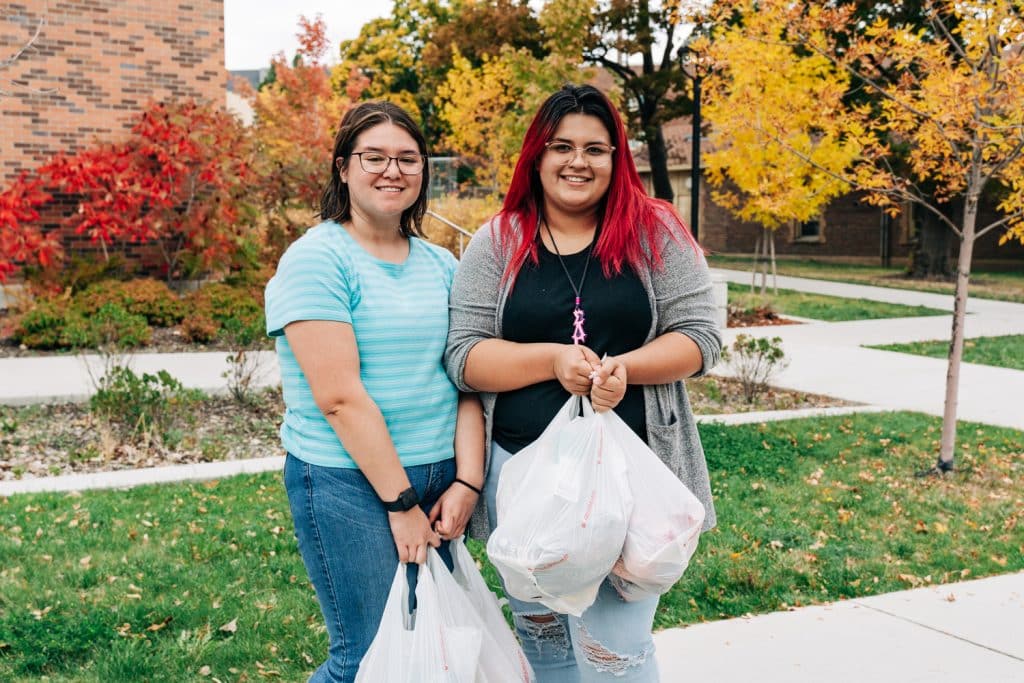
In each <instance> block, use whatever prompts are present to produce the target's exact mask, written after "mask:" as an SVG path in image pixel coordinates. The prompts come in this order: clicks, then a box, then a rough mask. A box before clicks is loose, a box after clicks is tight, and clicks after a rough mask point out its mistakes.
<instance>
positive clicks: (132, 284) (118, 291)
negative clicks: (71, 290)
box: [75, 278, 185, 327]
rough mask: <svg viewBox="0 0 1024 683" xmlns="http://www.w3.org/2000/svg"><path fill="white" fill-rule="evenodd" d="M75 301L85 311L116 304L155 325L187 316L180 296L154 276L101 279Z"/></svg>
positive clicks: (161, 324)
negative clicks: (123, 279)
mask: <svg viewBox="0 0 1024 683" xmlns="http://www.w3.org/2000/svg"><path fill="white" fill-rule="evenodd" d="M75 304H76V306H77V307H78V308H79V309H81V310H82V311H83V312H84V313H86V314H92V313H94V312H96V311H98V310H99V309H100V308H102V307H103V306H104V305H106V304H117V305H119V306H121V307H122V308H124V309H125V310H126V311H128V312H129V313H133V314H135V315H141V316H144V317H145V318H146V322H148V323H149V324H150V325H154V326H156V327H170V326H172V325H177V324H178V323H179V322H181V319H182V318H183V317H184V315H185V307H184V304H183V302H182V301H181V299H179V298H178V296H177V295H176V294H175V293H174V292H172V291H171V290H170V289H169V288H168V287H167V285H166V284H164V283H163V282H160V281H158V280H153V279H151V278H144V279H138V280H128V281H126V282H118V281H114V280H106V281H104V282H99V283H97V284H94V285H92V286H90V287H89V288H88V289H86V290H85V291H84V292H82V293H81V294H78V295H77V296H75Z"/></svg>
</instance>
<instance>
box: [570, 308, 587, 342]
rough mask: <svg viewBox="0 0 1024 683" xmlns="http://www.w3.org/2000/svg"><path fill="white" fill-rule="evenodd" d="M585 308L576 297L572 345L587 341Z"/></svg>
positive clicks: (573, 311) (573, 312) (573, 313)
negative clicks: (584, 326)
mask: <svg viewBox="0 0 1024 683" xmlns="http://www.w3.org/2000/svg"><path fill="white" fill-rule="evenodd" d="M585 320H586V318H584V317H583V308H582V307H581V306H580V298H579V297H576V308H574V309H573V310H572V343H573V344H582V343H583V342H585V341H586V340H587V333H586V332H585V331H584V329H583V323H584V321H585Z"/></svg>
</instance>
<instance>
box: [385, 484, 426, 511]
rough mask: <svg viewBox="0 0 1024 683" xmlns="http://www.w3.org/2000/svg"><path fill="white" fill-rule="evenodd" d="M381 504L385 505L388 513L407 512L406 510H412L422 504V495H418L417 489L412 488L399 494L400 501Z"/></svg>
mask: <svg viewBox="0 0 1024 683" xmlns="http://www.w3.org/2000/svg"><path fill="white" fill-rule="evenodd" d="M381 502H382V503H384V509H385V510H387V511H388V512H405V511H406V510H412V509H413V508H414V507H416V506H417V505H419V504H420V494H418V493H416V489H415V488H414V487H412V486H410V487H409V488H407V489H406V490H404V491H402V492H401V493H399V494H398V500H393V501H391V502H390V503H389V502H388V501H386V500H384V501H381Z"/></svg>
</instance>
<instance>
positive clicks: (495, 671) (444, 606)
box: [427, 537, 533, 683]
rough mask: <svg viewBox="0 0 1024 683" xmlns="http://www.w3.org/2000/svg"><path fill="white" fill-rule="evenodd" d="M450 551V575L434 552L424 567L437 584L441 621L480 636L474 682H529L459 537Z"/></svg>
mask: <svg viewBox="0 0 1024 683" xmlns="http://www.w3.org/2000/svg"><path fill="white" fill-rule="evenodd" d="M450 549H451V553H452V560H453V561H454V562H453V564H454V566H453V571H452V572H451V573H449V571H448V568H447V567H446V566H445V565H444V562H443V561H442V560H441V556H440V555H438V554H437V552H436V551H435V550H433V549H430V550H428V551H427V564H428V565H429V566H430V569H431V572H432V573H433V576H434V580H435V581H436V583H437V595H438V599H439V600H440V603H441V615H442V618H443V619H444V620H445V621H446V622H449V623H453V624H455V625H458V626H468V627H471V628H476V629H479V630H480V631H481V633H482V638H481V644H480V664H479V667H478V668H477V675H476V683H515V682H520V683H530V682H531V681H533V670H532V669H531V668H530V665H529V663H528V662H527V661H526V655H524V654H523V649H522V648H521V647H520V646H519V641H518V640H516V637H515V634H513V633H512V629H510V628H509V626H508V623H506V622H505V617H504V616H503V615H502V613H501V607H499V606H498V601H497V599H496V598H495V597H494V593H491V591H490V589H488V588H487V584H486V583H485V582H484V577H482V576H481V575H480V570H479V569H477V566H476V562H474V561H473V557H472V556H471V555H470V554H469V550H467V549H466V546H465V544H464V543H463V542H462V538H461V537H460V538H458V539H456V540H454V541H452V542H451V545H450Z"/></svg>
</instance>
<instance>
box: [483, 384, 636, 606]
mask: <svg viewBox="0 0 1024 683" xmlns="http://www.w3.org/2000/svg"><path fill="white" fill-rule="evenodd" d="M581 406H582V410H583V416H582V417H580V416H579V413H580V408H581ZM605 424H606V423H605V421H604V419H603V416H599V415H596V414H595V413H594V411H593V408H592V407H591V405H590V401H589V400H588V399H586V398H580V397H578V396H573V397H572V398H570V399H569V401H567V402H566V404H565V405H564V406H563V407H562V409H561V410H560V411H559V412H558V413H557V414H556V415H555V417H554V419H553V420H552V421H551V423H550V424H549V425H548V427H547V428H546V429H545V430H544V433H543V434H541V436H540V437H539V438H538V439H537V440H536V441H534V442H533V443H532V444H530V445H529V446H527V447H526V448H524V449H523V450H521V451H520V452H519V453H517V454H516V455H514V456H513V457H512V458H510V459H509V460H508V462H506V463H505V466H504V467H503V468H502V472H501V478H500V479H499V480H498V496H497V520H498V525H497V527H496V528H495V529H494V532H493V533H492V534H491V536H490V538H489V539H488V541H487V555H488V557H489V558H490V560H491V562H492V563H494V565H495V567H497V569H498V571H499V572H501V576H502V578H503V579H504V581H505V588H506V590H507V591H508V593H509V594H510V595H512V596H513V597H516V598H518V599H520V600H526V601H529V602H540V603H542V604H544V605H546V606H547V607H549V608H551V609H552V610H554V611H556V612H558V613H562V614H572V615H575V616H580V615H581V614H582V613H583V611H584V610H585V609H587V607H589V606H590V605H591V604H593V602H594V599H595V598H596V597H597V591H598V589H599V588H600V586H601V582H602V581H604V579H605V577H607V576H608V574H609V572H611V569H612V566H613V565H614V564H615V561H616V560H617V559H618V558H619V555H620V554H621V553H622V547H623V543H624V541H625V536H626V529H627V524H628V521H629V517H630V514H631V512H632V507H633V500H632V495H631V493H630V490H629V486H628V483H627V480H626V476H625V472H626V463H625V458H624V456H623V453H622V452H621V449H620V448H619V446H618V444H617V443H616V441H615V440H614V439H612V438H610V437H609V434H608V433H607V430H606V428H605Z"/></svg>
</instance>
